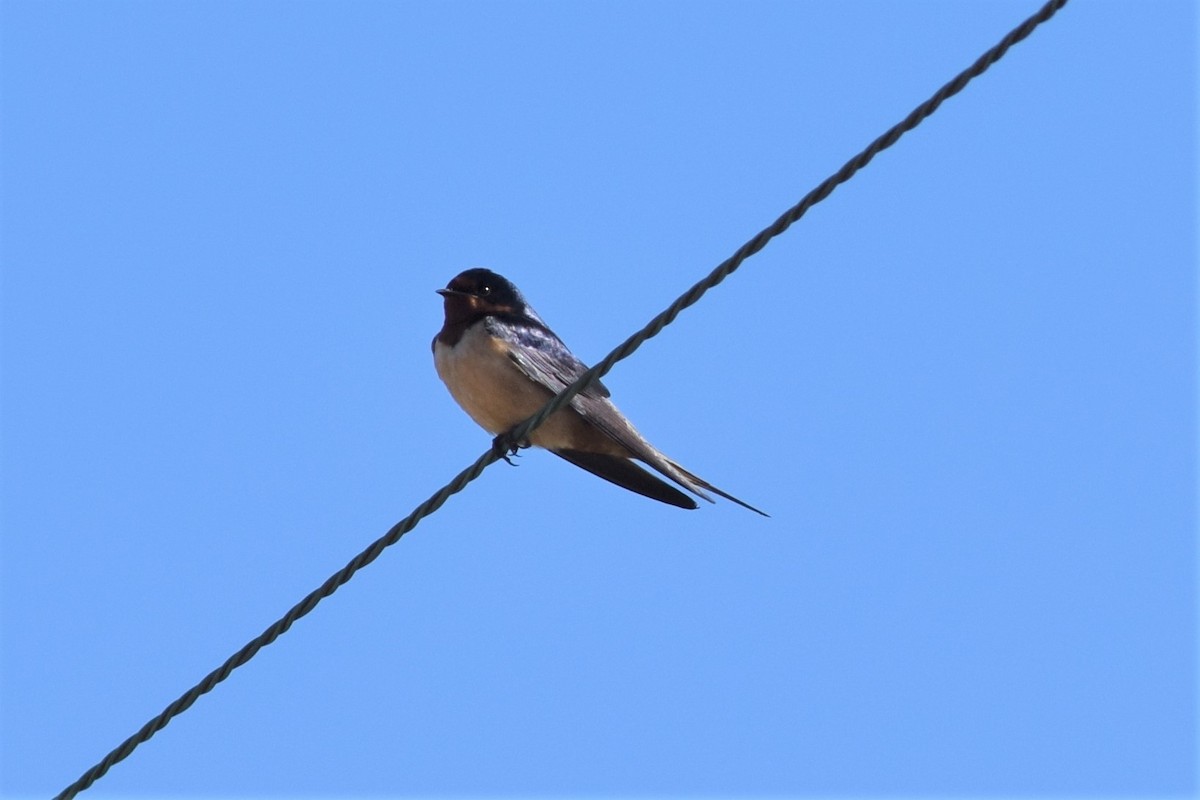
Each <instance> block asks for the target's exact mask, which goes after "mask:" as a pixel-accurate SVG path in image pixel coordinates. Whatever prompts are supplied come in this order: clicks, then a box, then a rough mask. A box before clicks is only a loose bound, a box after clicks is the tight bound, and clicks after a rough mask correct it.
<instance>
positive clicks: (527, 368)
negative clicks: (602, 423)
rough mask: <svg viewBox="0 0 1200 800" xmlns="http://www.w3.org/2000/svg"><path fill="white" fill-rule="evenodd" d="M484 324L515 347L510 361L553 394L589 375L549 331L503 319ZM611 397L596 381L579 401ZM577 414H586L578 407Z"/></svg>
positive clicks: (582, 394)
mask: <svg viewBox="0 0 1200 800" xmlns="http://www.w3.org/2000/svg"><path fill="white" fill-rule="evenodd" d="M484 324H485V325H487V329H488V333H490V334H492V335H493V336H498V337H500V338H501V339H504V340H505V341H507V342H509V343H510V344H512V345H513V347H510V348H509V357H510V358H511V359H512V360H513V362H515V363H516V365H517V366H518V367H519V368H520V369H521V371H522V372H524V373H525V374H526V375H527V376H529V377H530V378H531V379H532V380H535V381H537V382H538V383H540V384H541V385H542V386H545V387H546V388H547V389H549V390H550V391H551V392H553V393H554V394H558V393H559V392H561V391H562V390H563V389H565V388H567V387H568V386H570V385H571V384H572V383H574V382H575V379H576V378H578V377H579V376H580V375H582V374H583V373H584V372H586V371H587V365H586V364H584V363H583V362H582V361H580V360H579V359H578V358H576V357H575V354H574V353H572V352H571V351H570V350H569V349H568V348H567V346H566V345H565V344H563V342H562V340H561V339H559V338H558V337H557V336H555V335H554V333H553V332H552V331H551V330H550V329H549V328H546V327H544V326H542V325H537V324H530V323H528V322H524V321H512V320H507V319H505V318H504V317H488V318H487V319H486V320H485V321H484ZM608 396H609V392H608V387H606V386H605V385H604V384H603V383H601V382H600V381H595V382H593V383H592V385H591V386H590V387H589V388H587V389H585V390H584V391H583V392H581V393H580V394H579V395H578V396H577V397H576V399H577V400H578V399H580V398H591V399H598V398H604V397H608ZM577 410H579V411H583V409H582V408H578V407H577Z"/></svg>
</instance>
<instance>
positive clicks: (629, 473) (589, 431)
mask: <svg viewBox="0 0 1200 800" xmlns="http://www.w3.org/2000/svg"><path fill="white" fill-rule="evenodd" d="M437 293H438V294H440V295H442V297H443V298H444V303H445V309H446V321H445V324H444V325H442V329H441V330H440V331H439V332H438V335H437V336H435V337H434V339H433V362H434V366H435V367H436V368H437V373H438V376H439V377H440V378H441V379H442V381H443V382H444V383H445V384H446V387H447V388H448V389H449V390H450V394H451V395H453V397H454V399H455V400H456V401H457V402H458V404H459V405H460V406H462V408H463V410H464V411H466V412H467V414H469V415H470V416H471V419H473V420H475V422H477V423H479V425H480V426H481V427H482V428H483V429H484V430H486V431H488V432H489V433H491V434H493V435H496V436H499V435H500V434H502V433H505V432H507V431H509V430H511V429H512V427H513V426H515V425H517V424H518V423H521V422H524V421H525V420H526V419H528V418H529V417H531V416H533V415H534V414H535V413H537V411H538V409H540V408H541V407H542V406H544V405H545V404H546V403H547V402H548V401H549V400H550V398H551V397H553V396H554V395H556V394H558V393H559V392H561V391H562V390H563V389H565V388H567V386H569V385H570V384H571V383H573V382H574V381H575V379H576V378H578V377H579V376H580V375H582V374H583V373H584V372H585V371H587V367H586V366H585V365H584V364H583V362H581V361H580V360H579V359H578V358H576V357H575V356H574V354H572V353H571V351H570V350H568V349H567V346H566V345H565V344H563V342H562V340H561V339H559V338H558V336H556V335H555V334H554V331H552V330H550V327H549V326H548V325H547V324H546V323H545V322H543V321H542V318H541V317H539V316H538V315H537V313H536V312H535V311H534V310H533V309H532V308H530V306H529V304H528V303H526V302H525V298H524V297H523V296H522V295H521V293H520V292H519V291H518V290H517V287H516V286H513V284H512V283H511V282H509V281H508V280H506V279H505V278H503V277H501V276H500V275H497V274H496V273H494V272H492V271H490V270H486V269H469V270H467V271H466V272H463V273H462V274H460V275H458V276H456V277H455V278H454V279H453V280H452V281H450V283H449V284H448V285H447V286H446V288H445V289H438V290H437ZM497 441H498V442H499V441H500V440H499V439H497ZM530 444H532V445H535V446H537V447H542V448H545V449H546V450H549V451H550V452H551V453H554V454H555V455H556V456H559V457H560V458H564V459H566V460H567V461H570V462H571V463H572V464H574V465H575V466H577V467H582V468H583V469H586V470H587V471H588V472H590V473H592V474H593V475H598V476H599V477H601V478H604V479H605V480H606V481H611V482H612V483H615V484H617V485H618V486H621V487H624V488H626V489H628V490H630V491H631V492H637V493H638V494H641V495H645V496H646V497H650V498H653V499H654V500H659V501H661V502H663V503H668V504H670V505H673V506H678V507H680V508H696V501H695V500H693V499H692V498H691V497H689V496H688V495H686V494H684V493H683V492H681V491H679V490H678V489H676V488H675V487H674V486H671V485H670V484H669V483H667V482H665V481H663V480H660V479H659V478H658V477H656V476H654V475H651V474H650V473H649V472H647V471H646V470H644V469H642V468H641V467H640V466H638V465H637V464H635V463H634V459H636V460H638V461H641V462H643V463H645V464H647V465H648V466H650V467H651V468H653V469H654V470H655V471H657V472H658V473H660V474H661V475H663V476H664V477H666V478H669V479H671V480H672V481H674V482H675V483H677V484H679V485H680V486H682V487H683V488H684V489H687V490H688V491H689V492H692V493H693V494H695V495H697V496H699V497H702V498H704V499H705V500H707V501H708V502H710V503H711V502H713V499H712V498H711V497H709V496H708V494H707V493H706V492H712V493H713V494H717V495H720V496H721V497H724V498H725V499H727V500H732V501H733V502H735V503H737V504H738V505H740V506H743V507H745V508H748V509H750V510H751V511H754V512H757V513H759V514H762V515H763V516H764V517H765V516H767V515H766V514H764V513H763V512H762V511H759V510H758V509H757V508H755V507H754V506H752V505H750V504H749V503H744V502H742V501H741V500H739V499H737V498H736V497H734V496H733V495H731V494H727V493H726V492H723V491H721V490H720V489H718V488H717V487H715V486H713V485H712V484H711V483H709V482H708V481H706V480H704V479H702V478H699V477H697V476H695V475H693V474H692V473H690V472H688V471H687V470H686V469H684V468H683V467H681V466H679V465H678V464H676V463H675V462H674V461H672V460H671V459H669V458H667V457H666V456H665V455H663V454H662V453H661V452H659V451H658V450H657V449H656V448H655V447H654V446H653V445H651V444H650V443H649V442H647V441H646V440H645V439H644V438H643V437H642V435H641V434H640V433H638V432H637V429H636V428H634V427H633V424H632V423H631V422H630V421H629V420H627V419H626V418H625V416H624V415H623V414H622V413H621V412H620V411H618V410H617V407H616V406H615V405H613V402H612V400H610V399H609V391H608V389H607V388H606V387H605V386H604V385H603V384H602V383H600V382H599V381H595V382H593V383H592V385H591V387H589V388H588V389H585V390H584V391H582V392H580V393H579V394H577V395H576V396H575V397H574V398H573V399H572V400H571V403H570V405H569V406H567V407H566V408H563V409H562V410H560V411H557V412H556V413H555V414H553V415H552V416H551V417H550V418H549V419H547V420H546V421H545V422H544V423H543V424H542V425H541V427H539V428H538V429H537V430H535V431H534V432H533V433H531V434H530V436H529V441H528V442H522V443H521V445H522V446H528V445H530Z"/></svg>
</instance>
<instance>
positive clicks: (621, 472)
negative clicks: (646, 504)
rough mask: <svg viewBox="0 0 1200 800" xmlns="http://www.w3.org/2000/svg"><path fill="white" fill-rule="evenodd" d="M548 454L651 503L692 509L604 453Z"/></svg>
mask: <svg viewBox="0 0 1200 800" xmlns="http://www.w3.org/2000/svg"><path fill="white" fill-rule="evenodd" d="M550 452H552V453H554V455H556V456H558V457H559V458H562V459H565V460H567V461H570V462H571V463H572V464H574V465H575V466H577V467H580V468H582V469H586V470H587V471H588V472H590V473H592V474H593V475H595V476H597V477H600V478H604V480H606V481H609V482H610V483H615V484H616V485H617V486H620V487H622V488H625V489H628V490H629V491H631V492H637V493H638V494H640V495H643V496H645V497H649V498H650V499H652V500H658V501H659V502H661V503H667V504H668V505H672V506H678V507H679V508H687V509H694V508H696V501H695V500H693V499H692V498H690V497H688V496H687V495H686V494H684V493H683V492H681V491H679V490H678V489H676V488H675V487H674V486H672V485H670V484H669V483H666V482H665V481H662V480H659V479H658V478H656V477H655V476H653V475H651V474H650V473H649V472H646V470H644V469H642V468H641V467H639V466H638V465H637V464H635V463H633V462H632V461H630V460H629V459H628V458H623V457H621V456H611V455H605V454H604V453H593V452H589V451H586V450H551V451H550ZM705 499H707V498H705ZM710 502H711V501H710ZM759 513H762V512H759Z"/></svg>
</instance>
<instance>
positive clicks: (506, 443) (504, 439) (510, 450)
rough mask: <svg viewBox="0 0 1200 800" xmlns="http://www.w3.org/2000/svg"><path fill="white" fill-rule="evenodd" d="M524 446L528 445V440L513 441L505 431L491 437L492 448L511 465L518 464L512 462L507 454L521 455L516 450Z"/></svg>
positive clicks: (515, 465)
mask: <svg viewBox="0 0 1200 800" xmlns="http://www.w3.org/2000/svg"><path fill="white" fill-rule="evenodd" d="M526 447H529V442H514V441H513V440H512V439H510V438H509V435H508V434H507V433H502V434H500V435H499V436H497V437H496V438H495V439H492V450H493V451H495V453H496V455H497V456H498V457H499V458H502V459H504V462H505V463H506V464H508V465H509V466H511V467H519V466H520V464H517V463H516V462H514V461H513V460H512V459H511V458H509V456H519V455H521V454H520V453H518V452H517V451H518V450H521V449H524V448H526Z"/></svg>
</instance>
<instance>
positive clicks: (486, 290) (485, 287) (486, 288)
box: [479, 283, 492, 297]
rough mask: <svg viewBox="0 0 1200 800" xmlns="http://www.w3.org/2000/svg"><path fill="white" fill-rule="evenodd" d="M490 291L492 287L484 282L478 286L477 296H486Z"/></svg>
mask: <svg viewBox="0 0 1200 800" xmlns="http://www.w3.org/2000/svg"><path fill="white" fill-rule="evenodd" d="M491 293H492V287H490V286H488V285H487V284H486V283H485V284H484V285H483V286H480V287H479V296H480V297H487V296H488V295H489V294H491Z"/></svg>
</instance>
